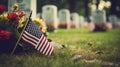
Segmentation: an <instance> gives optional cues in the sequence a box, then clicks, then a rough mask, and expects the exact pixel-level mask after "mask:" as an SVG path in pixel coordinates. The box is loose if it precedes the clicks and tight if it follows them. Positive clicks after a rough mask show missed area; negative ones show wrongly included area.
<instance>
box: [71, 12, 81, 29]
mask: <svg viewBox="0 0 120 67" xmlns="http://www.w3.org/2000/svg"><path fill="white" fill-rule="evenodd" d="M71 26H72V27H75V28H79V27H80V23H79V14H78V13H71Z"/></svg>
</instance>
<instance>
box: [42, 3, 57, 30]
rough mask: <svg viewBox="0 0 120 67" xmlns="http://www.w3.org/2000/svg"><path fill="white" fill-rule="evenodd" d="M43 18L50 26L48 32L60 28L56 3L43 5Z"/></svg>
mask: <svg viewBox="0 0 120 67" xmlns="http://www.w3.org/2000/svg"><path fill="white" fill-rule="evenodd" d="M42 18H43V19H44V20H45V22H46V24H47V26H48V32H50V31H51V32H53V31H55V30H56V29H57V28H58V18H57V7H56V6H55V5H45V6H43V7H42Z"/></svg>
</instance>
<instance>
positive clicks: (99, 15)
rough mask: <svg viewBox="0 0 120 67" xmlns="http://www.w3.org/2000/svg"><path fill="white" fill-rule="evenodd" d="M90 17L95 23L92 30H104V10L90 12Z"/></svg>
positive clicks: (105, 28)
mask: <svg viewBox="0 0 120 67" xmlns="http://www.w3.org/2000/svg"><path fill="white" fill-rule="evenodd" d="M92 19H93V22H94V23H95V29H94V31H106V30H107V27H106V25H105V23H106V13H105V11H104V10H96V11H94V12H93V13H92Z"/></svg>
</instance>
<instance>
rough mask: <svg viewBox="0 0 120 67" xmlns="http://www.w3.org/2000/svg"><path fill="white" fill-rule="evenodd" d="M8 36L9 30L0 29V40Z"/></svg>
mask: <svg viewBox="0 0 120 67" xmlns="http://www.w3.org/2000/svg"><path fill="white" fill-rule="evenodd" d="M9 38H10V32H8V31H6V30H0V40H6V39H9Z"/></svg>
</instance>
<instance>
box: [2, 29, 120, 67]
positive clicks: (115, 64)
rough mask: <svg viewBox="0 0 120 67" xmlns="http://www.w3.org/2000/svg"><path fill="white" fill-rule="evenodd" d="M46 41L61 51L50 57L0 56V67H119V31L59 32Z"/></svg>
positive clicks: (83, 30) (27, 55)
mask: <svg viewBox="0 0 120 67" xmlns="http://www.w3.org/2000/svg"><path fill="white" fill-rule="evenodd" d="M48 38H50V39H52V41H54V42H57V43H60V44H62V45H64V48H63V49H59V48H55V50H54V54H53V55H52V56H43V55H40V54H39V53H36V52H29V53H22V54H20V55H13V56H10V55H6V54H4V55H0V67H110V66H112V67H120V53H119V52H120V49H119V48H120V29H112V30H108V31H107V32H94V33H90V32H88V30H86V29H68V30H64V29H58V32H56V33H49V35H48Z"/></svg>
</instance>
